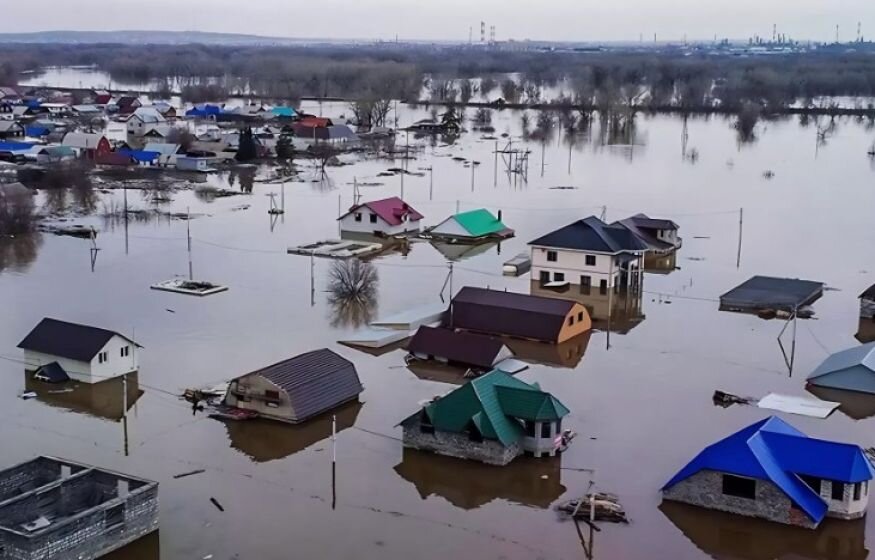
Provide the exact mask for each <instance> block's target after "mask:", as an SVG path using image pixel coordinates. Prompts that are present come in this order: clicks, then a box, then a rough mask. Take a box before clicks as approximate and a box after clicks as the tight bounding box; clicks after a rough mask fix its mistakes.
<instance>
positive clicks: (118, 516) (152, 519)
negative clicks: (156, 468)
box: [0, 457, 158, 560]
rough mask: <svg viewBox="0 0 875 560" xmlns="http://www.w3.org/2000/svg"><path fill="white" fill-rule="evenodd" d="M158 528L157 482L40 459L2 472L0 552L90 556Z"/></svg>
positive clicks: (38, 558)
mask: <svg viewBox="0 0 875 560" xmlns="http://www.w3.org/2000/svg"><path fill="white" fill-rule="evenodd" d="M157 529H158V483H157V482H152V481H149V480H144V479H140V478H134V477H131V476H127V475H124V474H120V473H116V472H112V471H108V470H104V469H99V468H96V467H92V466H89V465H84V464H81V463H75V462H72V461H66V460H63V459H56V458H53V457H38V458H36V459H34V460H32V461H28V462H26V463H22V464H20V465H17V466H14V467H11V468H8V469H6V470H3V471H0V550H2V551H3V558H15V559H16V560H66V559H70V558H76V559H77V560H92V559H95V558H99V557H101V556H103V555H105V554H108V553H109V552H112V551H113V550H116V549H119V548H121V547H123V546H125V545H127V544H129V543H131V542H133V541H135V540H137V539H139V538H140V537H143V536H145V535H148V534H149V533H151V532H153V531H155V530H157Z"/></svg>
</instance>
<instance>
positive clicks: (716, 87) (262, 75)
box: [0, 44, 875, 112]
mask: <svg viewBox="0 0 875 560" xmlns="http://www.w3.org/2000/svg"><path fill="white" fill-rule="evenodd" d="M91 64H93V65H96V66H97V67H98V68H99V69H101V70H104V71H106V72H108V73H109V74H110V76H111V77H112V79H113V80H116V81H119V82H123V83H124V82H128V83H130V82H149V83H151V84H153V85H154V84H158V87H159V89H165V90H167V91H170V90H173V91H183V92H185V93H186V97H187V98H189V99H191V100H198V101H203V100H206V99H204V97H210V96H214V95H217V94H219V93H251V94H255V95H259V96H264V97H268V98H285V99H293V100H294V99H298V98H300V97H304V96H306V97H342V98H350V99H387V98H389V99H407V100H414V99H416V98H417V97H419V95H420V91H421V89H422V86H423V85H424V84H426V85H429V86H430V90H431V94H430V96H431V97H432V99H434V100H440V101H461V102H466V100H467V99H471V97H472V95H476V94H480V95H481V97H483V96H485V95H492V98H494V97H498V96H502V97H504V98H505V100H506V101H509V102H538V101H543V100H541V99H539V96H540V92H541V91H543V88H544V87H545V86H552V85H556V84H558V83H560V82H562V83H564V84H565V88H564V90H565V91H566V97H565V98H564V101H566V102H567V103H572V104H576V105H579V107H580V108H581V110H588V109H594V110H597V109H606V108H607V109H610V107H611V106H614V105H624V106H627V107H628V106H631V105H635V106H639V107H652V108H665V107H675V108H680V109H707V108H709V107H715V106H717V105H719V106H721V107H722V108H723V109H724V110H725V109H731V110H736V109H737V110H741V109H742V108H743V107H745V106H747V105H749V104H755V105H756V106H758V107H760V108H762V109H763V110H765V111H767V112H780V111H781V109H782V108H784V107H787V106H788V105H789V104H791V103H795V102H799V101H801V102H802V103H808V104H810V103H813V102H814V100H815V99H817V98H819V97H835V96H855V97H875V56H872V55H870V54H865V53H844V52H836V51H832V52H812V53H796V54H780V55H770V56H751V57H739V56H730V55H716V56H714V55H706V54H692V55H685V54H682V53H676V52H666V53H658V52H653V53H646V52H622V51H611V52H587V53H551V52H504V51H493V50H483V49H478V48H466V47H434V46H418V47H414V46H409V45H408V46H404V47H403V48H401V47H398V46H394V45H386V46H329V45H321V46H308V47H303V46H294V47H231V46H203V45H181V46H173V45H152V46H131V45H44V44H40V45H3V46H0V84H9V83H14V82H15V81H16V78H17V76H18V73H19V72H21V71H23V70H34V69H38V68H42V67H45V66H74V65H91ZM511 73H513V74H516V75H518V76H519V77H518V78H517V79H516V80H508V78H507V75H508V74H511ZM473 78H483V80H482V81H472V80H469V79H473ZM460 79H461V81H460ZM491 90H496V92H495V94H494V95H493V94H491V93H490V92H491Z"/></svg>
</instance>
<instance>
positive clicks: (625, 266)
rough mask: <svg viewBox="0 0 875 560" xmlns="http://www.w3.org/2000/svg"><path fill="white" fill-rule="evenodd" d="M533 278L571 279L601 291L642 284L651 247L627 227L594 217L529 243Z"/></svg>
mask: <svg viewBox="0 0 875 560" xmlns="http://www.w3.org/2000/svg"><path fill="white" fill-rule="evenodd" d="M529 246H531V248H532V279H533V280H537V281H539V282H540V283H541V284H548V283H551V282H568V283H570V284H574V285H579V286H581V287H583V288H590V287H595V286H598V287H599V289H600V290H601V291H602V292H607V291H608V290H615V291H616V290H617V289H618V288H619V287H620V286H627V285H633V286H635V285H639V284H640V277H639V275H640V274H641V273H642V270H643V258H644V255H645V254H646V253H647V252H648V251H649V250H650V247H649V246H648V245H647V243H645V242H644V241H642V240H641V239H639V237H638V236H637V235H636V234H635V233H634V232H633V231H631V230H630V229H629V228H628V227H625V226H622V225H617V224H612V225H608V224H606V223H605V222H603V221H602V220H600V219H598V218H596V217H595V216H590V217H588V218H584V219H583V220H578V221H576V222H574V223H572V224H569V225H567V226H565V227H562V228H560V229H557V230H556V231H553V232H551V233H548V234H547V235H544V236H542V237H539V238H538V239H535V240H534V241H531V242H530V243H529Z"/></svg>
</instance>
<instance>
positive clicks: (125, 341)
mask: <svg viewBox="0 0 875 560" xmlns="http://www.w3.org/2000/svg"><path fill="white" fill-rule="evenodd" d="M18 347H19V348H21V349H22V350H24V361H25V363H26V366H25V368H26V369H28V370H33V371H35V372H36V371H41V370H42V371H45V370H43V367H44V366H49V365H52V364H56V366H57V367H56V366H54V365H53V366H52V368H51V369H52V371H53V372H54V375H57V373H58V368H60V369H61V370H63V371H64V373H66V374H67V376H69V378H70V379H74V380H76V381H79V382H82V383H99V382H101V381H105V380H107V379H110V378H113V377H119V376H121V375H127V374H129V373H133V372H135V371H137V370H138V369H139V365H138V358H139V356H138V355H137V354H138V352H137V349H138V348H140V346H139V345H138V344H137V343H136V342H134V341H133V340H131V339H130V338H128V337H126V336H125V335H123V334H120V333H117V332H114V331H110V330H106V329H100V328H97V327H89V326H86V325H79V324H76V323H68V322H66V321H59V320H57V319H49V318H46V319H43V320H42V321H40V322H39V324H38V325H37V326H36V327H34V329H33V330H32V331H30V333H29V334H28V335H27V336H26V337H25V338H24V340H22V341H21V342H20V343H19V344H18Z"/></svg>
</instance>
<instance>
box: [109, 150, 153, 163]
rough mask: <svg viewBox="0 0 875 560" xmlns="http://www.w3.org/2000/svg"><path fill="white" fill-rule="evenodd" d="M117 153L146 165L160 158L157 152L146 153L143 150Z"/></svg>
mask: <svg viewBox="0 0 875 560" xmlns="http://www.w3.org/2000/svg"><path fill="white" fill-rule="evenodd" d="M118 152H119V153H120V154H125V155H129V156H131V157H132V158H134V161H136V162H137V163H148V162H152V161H155V160H156V159H158V158H159V157H161V154H160V153H158V152H147V151H145V150H119V151H118Z"/></svg>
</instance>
